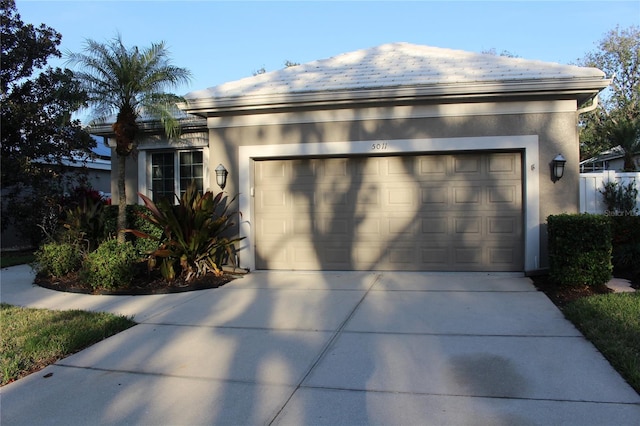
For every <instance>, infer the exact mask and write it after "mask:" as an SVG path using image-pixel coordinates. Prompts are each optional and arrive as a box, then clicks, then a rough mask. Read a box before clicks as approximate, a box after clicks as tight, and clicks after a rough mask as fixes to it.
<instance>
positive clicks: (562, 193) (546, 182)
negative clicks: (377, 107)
mask: <svg viewBox="0 0 640 426" xmlns="http://www.w3.org/2000/svg"><path fill="white" fill-rule="evenodd" d="M573 108H575V106H573ZM405 111H406V110H405ZM378 112H380V111H378ZM387 112H388V114H389V115H393V111H391V110H390V111H387ZM409 112H410V113H409V114H408V115H409V116H411V115H412V114H411V111H409ZM336 115H337V116H339V115H340V113H336ZM349 115H350V117H351V119H349V120H344V121H339V120H338V121H330V120H325V121H316V122H313V120H312V117H313V116H312V115H311V113H309V114H308V115H307V116H306V118H304V117H303V116H302V115H301V116H298V117H287V119H285V120H283V121H285V123H284V124H278V123H271V124H250V123H249V124H247V125H244V124H240V125H238V123H235V122H232V121H227V122H226V123H223V124H225V125H224V126H220V125H219V124H217V123H216V122H215V121H210V123H209V127H210V133H209V146H210V167H211V168H214V167H215V166H216V165H217V164H218V163H222V164H224V165H225V167H226V168H227V169H228V171H229V181H228V186H227V188H226V189H225V190H226V191H227V192H228V193H230V194H236V193H238V192H239V189H240V188H239V180H238V179H239V174H240V173H241V171H239V170H238V147H239V146H244V145H247V146H255V145H278V144H301V145H304V144H309V143H326V142H344V143H349V142H350V141H373V140H396V139H429V138H461V137H491V136H519V135H537V136H538V139H539V158H538V159H537V162H535V164H533V163H531V164H527V165H525V167H538V168H539V175H540V185H539V191H540V194H539V197H540V198H539V199H540V203H539V206H540V207H539V209H540V211H539V217H540V222H541V224H540V225H541V227H540V246H541V249H540V255H541V256H540V264H539V267H540V268H542V269H544V268H546V267H548V261H547V243H546V240H547V237H546V226H545V222H546V218H547V217H548V216H549V215H550V214H557V213H563V212H567V213H576V212H578V208H579V198H578V197H579V170H578V166H577V165H578V162H579V146H578V133H577V114H576V113H575V109H573V111H571V110H570V108H569V110H566V109H565V110H564V111H560V112H537V113H519V114H505V113H503V114H498V115H480V116H478V115H461V116H456V115H455V114H452V115H449V116H446V117H418V118H416V117H408V118H402V117H397V116H396V117H393V118H368V116H371V114H370V112H369V111H367V110H361V111H358V110H351V111H350V112H349ZM378 115H380V114H378ZM382 115H384V114H382ZM281 118H284V117H273V121H278V120H279V119H281ZM359 118H361V119H359ZM287 120H288V121H289V122H286V121H287ZM295 121H298V122H295ZM300 121H302V122H300ZM212 126H218V127H215V128H211V127H212ZM453 149H455V147H453V146H452V150H453ZM558 153H562V155H563V156H564V157H565V158H566V159H567V168H566V171H565V175H564V177H563V178H562V179H561V180H560V181H557V182H555V183H554V182H553V180H552V178H551V170H550V162H551V159H552V158H554V157H555V156H556V155H557V154H558ZM524 208H525V209H526V208H527V206H526V205H525V206H524Z"/></svg>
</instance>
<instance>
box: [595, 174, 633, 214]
mask: <svg viewBox="0 0 640 426" xmlns="http://www.w3.org/2000/svg"><path fill="white" fill-rule="evenodd" d="M599 191H600V193H601V194H602V198H603V200H604V203H605V204H606V205H607V212H606V213H607V215H610V216H632V215H635V214H637V213H638V209H637V208H636V200H637V198H638V189H637V188H636V181H635V180H632V181H630V182H629V183H628V184H627V185H626V186H625V185H623V184H622V183H618V182H615V181H611V182H606V183H605V184H604V187H603V189H601V190H599Z"/></svg>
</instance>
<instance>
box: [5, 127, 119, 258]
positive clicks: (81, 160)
mask: <svg viewBox="0 0 640 426" xmlns="http://www.w3.org/2000/svg"><path fill="white" fill-rule="evenodd" d="M94 139H95V140H96V147H94V148H93V149H92V152H91V155H90V156H87V155H86V154H77V155H73V156H71V157H69V158H63V159H62V160H61V162H60V164H52V163H51V162H48V161H45V160H43V159H36V160H34V163H36V164H40V165H41V167H44V168H53V169H54V170H56V173H57V174H58V177H59V181H58V184H59V185H60V187H59V189H60V190H61V192H62V193H65V194H67V195H68V194H70V193H71V192H72V190H73V189H74V188H75V187H77V186H78V185H80V184H82V185H86V186H88V187H90V188H92V189H94V190H96V191H99V192H100V194H101V195H102V196H103V197H104V198H110V197H111V150H110V149H109V148H108V147H107V146H105V144H104V138H102V137H96V136H94ZM14 189H15V187H9V188H6V189H5V190H3V193H2V202H3V203H9V202H10V201H9V200H8V198H10V197H8V194H11V193H12V191H13V190H14ZM25 191H26V192H25ZM25 193H26V194H30V195H32V194H33V192H32V191H31V190H30V189H29V188H23V189H20V191H19V192H18V194H21V195H24V194H25ZM25 202H27V203H30V202H31V201H29V197H28V198H27V201H24V200H23V201H22V203H25ZM9 205H10V204H9ZM4 206H5V207H6V206H7V204H5V205H4ZM29 207H30V205H29ZM18 226H22V224H20V225H18V224H15V223H12V222H11V223H9V224H8V225H7V227H6V229H4V230H3V231H2V234H1V235H0V243H1V244H0V245H1V247H2V249H3V250H16V249H24V248H31V245H32V242H31V241H28V239H27V238H25V236H24V235H22V233H21V232H19V228H18Z"/></svg>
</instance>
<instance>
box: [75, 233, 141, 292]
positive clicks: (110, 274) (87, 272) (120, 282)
mask: <svg viewBox="0 0 640 426" xmlns="http://www.w3.org/2000/svg"><path fill="white" fill-rule="evenodd" d="M138 260H139V257H138V252H137V250H136V249H135V247H133V244H132V243H131V242H129V241H126V242H124V243H122V244H118V242H117V240H116V239H109V240H106V241H105V242H103V243H102V244H100V246H98V248H97V249H96V250H95V251H94V252H92V253H89V255H88V256H87V258H86V260H85V262H84V265H83V267H82V270H81V271H80V272H81V277H82V279H83V280H84V281H85V282H86V283H88V284H89V285H91V287H93V288H94V289H97V288H104V289H107V290H115V289H118V288H122V287H127V286H128V285H129V284H131V281H132V279H133V276H134V273H135V264H136V263H137V262H138Z"/></svg>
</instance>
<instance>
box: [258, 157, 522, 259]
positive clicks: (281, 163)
mask: <svg viewBox="0 0 640 426" xmlns="http://www.w3.org/2000/svg"><path fill="white" fill-rule="evenodd" d="M520 162H521V156H520V154H518V153H471V154H455V155H422V156H411V157H408V156H407V157H402V156H399V157H372V158H336V159H309V160H306V159H303V160H275V161H273V164H269V163H271V160H269V161H256V162H255V167H256V169H255V170H256V171H255V174H254V176H255V178H256V181H255V203H254V206H255V209H256V213H255V217H256V218H257V220H256V221H255V223H256V227H255V249H256V253H257V256H256V266H257V267H258V268H259V269H347V270H351V269H355V270H359V269H380V270H395V269H406V270H441V271H446V270H469V271H480V270H500V271H518V270H522V266H523V254H522V252H523V241H522V239H523V231H522V226H523V225H522V224H523V222H522V193H521V192H522V182H521V176H520V173H521V165H520ZM283 253H284V254H283Z"/></svg>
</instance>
